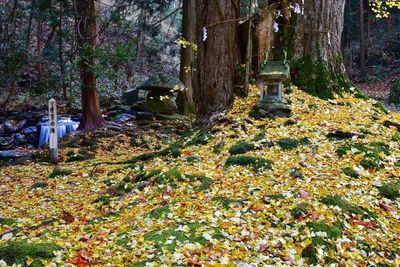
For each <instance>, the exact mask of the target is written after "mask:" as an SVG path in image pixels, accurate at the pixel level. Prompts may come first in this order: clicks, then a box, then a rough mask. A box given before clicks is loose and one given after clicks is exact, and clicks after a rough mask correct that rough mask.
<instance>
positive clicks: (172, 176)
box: [154, 168, 184, 184]
mask: <svg viewBox="0 0 400 267" xmlns="http://www.w3.org/2000/svg"><path fill="white" fill-rule="evenodd" d="M154 181H155V182H156V183H157V184H167V183H171V182H172V183H174V182H176V181H178V182H184V179H183V176H182V174H181V173H180V172H179V171H178V170H177V169H175V168H174V169H171V170H169V171H166V172H164V173H162V174H160V175H158V176H157V177H156V178H155V179H154Z"/></svg>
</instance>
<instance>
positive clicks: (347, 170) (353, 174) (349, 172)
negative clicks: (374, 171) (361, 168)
mask: <svg viewBox="0 0 400 267" xmlns="http://www.w3.org/2000/svg"><path fill="white" fill-rule="evenodd" d="M343 173H344V174H345V175H347V176H349V177H353V178H359V177H360V175H359V174H358V173H357V172H356V171H355V170H353V168H350V167H346V168H344V169H343Z"/></svg>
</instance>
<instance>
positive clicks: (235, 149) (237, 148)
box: [229, 141, 255, 155]
mask: <svg viewBox="0 0 400 267" xmlns="http://www.w3.org/2000/svg"><path fill="white" fill-rule="evenodd" d="M254 149H255V148H254V144H252V143H249V142H246V141H240V142H238V143H236V144H235V145H233V146H232V147H231V148H230V149H229V153H230V154H231V155H237V154H244V153H247V152H249V151H253V150H254Z"/></svg>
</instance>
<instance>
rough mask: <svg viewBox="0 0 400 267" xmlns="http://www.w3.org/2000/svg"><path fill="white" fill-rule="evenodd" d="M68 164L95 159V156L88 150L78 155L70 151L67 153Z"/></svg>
mask: <svg viewBox="0 0 400 267" xmlns="http://www.w3.org/2000/svg"><path fill="white" fill-rule="evenodd" d="M67 156H68V158H67V160H66V162H75V161H85V160H91V159H94V158H95V156H94V155H93V154H92V153H90V152H89V151H88V150H86V149H80V150H79V152H78V153H76V152H74V151H70V152H68V153H67Z"/></svg>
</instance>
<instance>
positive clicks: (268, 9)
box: [256, 3, 276, 70]
mask: <svg viewBox="0 0 400 267" xmlns="http://www.w3.org/2000/svg"><path fill="white" fill-rule="evenodd" d="M275 9H276V5H275V4H268V3H267V4H266V6H265V7H264V8H263V10H262V11H261V14H260V22H259V24H258V25H257V27H256V42H257V52H258V55H257V57H256V60H257V70H259V69H260V67H261V65H262V64H263V62H264V61H265V60H266V59H267V57H268V58H270V57H271V56H272V53H271V52H272V47H273V45H274V32H273V26H272V25H273V23H274V20H275V14H274V12H275Z"/></svg>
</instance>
